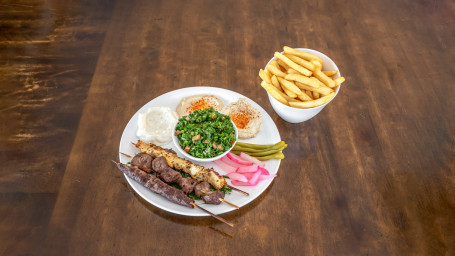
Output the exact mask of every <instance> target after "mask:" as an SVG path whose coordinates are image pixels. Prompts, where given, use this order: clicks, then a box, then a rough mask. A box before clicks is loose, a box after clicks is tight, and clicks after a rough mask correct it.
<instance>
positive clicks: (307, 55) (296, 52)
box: [283, 46, 322, 63]
mask: <svg viewBox="0 0 455 256" xmlns="http://www.w3.org/2000/svg"><path fill="white" fill-rule="evenodd" d="M283 50H284V53H288V54H292V55H295V56H297V57H300V58H302V59H305V60H308V61H311V60H317V61H319V62H320V63H322V59H321V58H319V57H318V56H316V55H314V54H311V53H307V52H302V51H299V50H296V49H293V48H291V47H288V46H285V47H283Z"/></svg>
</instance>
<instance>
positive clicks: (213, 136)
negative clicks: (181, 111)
mask: <svg viewBox="0 0 455 256" xmlns="http://www.w3.org/2000/svg"><path fill="white" fill-rule="evenodd" d="M175 136H177V138H178V139H179V144H180V147H181V148H182V149H183V150H184V151H185V152H187V153H188V154H190V155H192V156H194V157H197V158H212V157H215V156H218V155H221V154H223V153H224V152H226V151H227V150H229V149H230V148H231V147H232V145H234V143H235V141H236V137H235V128H234V125H233V124H232V122H231V118H230V117H229V116H228V115H224V114H221V113H219V112H218V111H216V110H214V109H213V108H208V109H200V110H195V111H194V112H192V113H191V114H189V115H187V116H183V117H181V118H180V119H179V121H178V123H177V126H176V128H175Z"/></svg>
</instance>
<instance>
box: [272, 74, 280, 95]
mask: <svg viewBox="0 0 455 256" xmlns="http://www.w3.org/2000/svg"><path fill="white" fill-rule="evenodd" d="M271 83H272V85H273V86H275V87H276V88H277V89H278V91H281V86H280V82H278V79H276V76H275V75H273V76H272V79H271Z"/></svg>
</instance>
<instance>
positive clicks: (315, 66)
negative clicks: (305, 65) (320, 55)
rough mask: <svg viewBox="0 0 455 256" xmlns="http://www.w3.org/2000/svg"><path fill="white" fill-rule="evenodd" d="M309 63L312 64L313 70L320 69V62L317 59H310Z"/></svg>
mask: <svg viewBox="0 0 455 256" xmlns="http://www.w3.org/2000/svg"><path fill="white" fill-rule="evenodd" d="M311 63H313V65H314V71H316V70H319V71H321V69H322V62H319V61H317V60H311Z"/></svg>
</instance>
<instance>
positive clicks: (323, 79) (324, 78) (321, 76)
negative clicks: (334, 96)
mask: <svg viewBox="0 0 455 256" xmlns="http://www.w3.org/2000/svg"><path fill="white" fill-rule="evenodd" d="M313 75H314V76H315V77H316V78H317V79H319V81H321V82H323V83H324V84H325V85H327V86H328V87H330V88H333V87H335V81H333V80H332V78H330V77H328V76H326V75H325V74H324V73H322V71H320V70H316V71H314V72H313Z"/></svg>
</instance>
